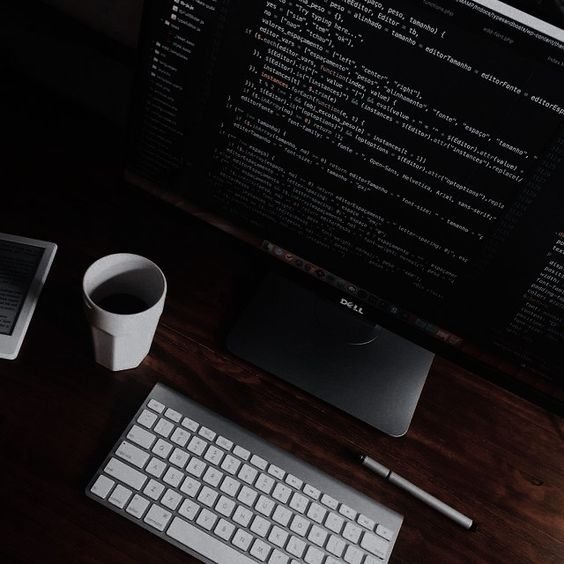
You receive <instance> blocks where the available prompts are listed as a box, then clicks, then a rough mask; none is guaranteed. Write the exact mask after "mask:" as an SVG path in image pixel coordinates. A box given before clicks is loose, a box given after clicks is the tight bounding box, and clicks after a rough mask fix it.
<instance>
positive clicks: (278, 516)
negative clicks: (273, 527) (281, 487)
mask: <svg viewBox="0 0 564 564" xmlns="http://www.w3.org/2000/svg"><path fill="white" fill-rule="evenodd" d="M291 517H292V512H291V511H290V510H289V509H288V508H287V507H283V506H282V505H277V506H276V509H275V510H274V513H273V514H272V519H273V520H274V521H276V522H277V523H279V524H280V525H282V526H283V527H286V526H287V525H288V523H289V522H290V519H291Z"/></svg>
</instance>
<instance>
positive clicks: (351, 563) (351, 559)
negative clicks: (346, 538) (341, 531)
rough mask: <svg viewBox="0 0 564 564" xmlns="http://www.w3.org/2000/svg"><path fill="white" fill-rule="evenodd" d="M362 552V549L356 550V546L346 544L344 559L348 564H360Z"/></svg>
mask: <svg viewBox="0 0 564 564" xmlns="http://www.w3.org/2000/svg"><path fill="white" fill-rule="evenodd" d="M363 556H364V554H363V553H362V551H360V550H358V548H356V547H354V546H350V545H349V546H348V547H347V551H346V552H345V556H344V560H345V562H347V563H348V564H361V562H362V557H363Z"/></svg>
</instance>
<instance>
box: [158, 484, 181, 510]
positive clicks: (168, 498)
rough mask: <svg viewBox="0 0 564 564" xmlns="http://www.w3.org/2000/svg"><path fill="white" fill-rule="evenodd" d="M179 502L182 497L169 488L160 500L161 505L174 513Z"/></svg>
mask: <svg viewBox="0 0 564 564" xmlns="http://www.w3.org/2000/svg"><path fill="white" fill-rule="evenodd" d="M181 501H182V496H181V495H180V494H179V493H178V492H177V491H176V490H171V489H170V488H169V489H168V490H166V493H165V494H164V495H163V497H162V499H161V503H162V504H163V505H164V506H165V507H167V508H168V509H171V510H172V511H174V510H175V509H176V508H177V507H178V504H179V503H180V502H181Z"/></svg>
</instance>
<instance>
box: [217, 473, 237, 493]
mask: <svg viewBox="0 0 564 564" xmlns="http://www.w3.org/2000/svg"><path fill="white" fill-rule="evenodd" d="M240 488H241V482H239V481H237V480H235V478H231V476H227V477H226V478H225V480H223V482H222V484H221V487H220V489H221V491H222V492H223V493H226V494H227V495H230V496H231V497H235V496H236V495H237V492H238V491H239V489H240Z"/></svg>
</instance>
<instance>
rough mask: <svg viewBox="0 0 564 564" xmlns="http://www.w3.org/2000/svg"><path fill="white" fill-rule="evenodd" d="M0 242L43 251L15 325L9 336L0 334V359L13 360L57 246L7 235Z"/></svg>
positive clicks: (0, 238) (2, 234)
mask: <svg viewBox="0 0 564 564" xmlns="http://www.w3.org/2000/svg"><path fill="white" fill-rule="evenodd" d="M0 241H9V242H11V243H16V244H17V243H20V244H22V245H28V246H32V247H40V248H42V249H43V255H42V257H41V260H40V261H39V264H38V265H37V267H36V269H35V273H34V275H33V279H32V281H31V283H30V285H29V288H28V290H27V292H26V295H25V298H24V301H23V303H22V306H21V308H20V311H19V313H18V315H17V318H16V323H15V324H14V328H13V330H12V334H11V335H2V334H0V359H7V360H14V359H15V358H16V357H17V356H18V353H19V352H20V348H21V346H22V343H23V340H24V337H25V334H26V332H27V328H28V326H29V323H30V321H31V318H32V316H33V312H34V311H35V307H36V305H37V302H38V300H39V295H40V294H41V290H42V289H43V285H44V284H45V280H46V279H47V275H48V274H49V270H50V269H51V265H52V263H53V259H54V258H55V253H56V252H57V245H56V244H55V243H50V242H48V241H41V240H39V239H30V238H29V237H20V236H19V235H9V234H7V233H0Z"/></svg>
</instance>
